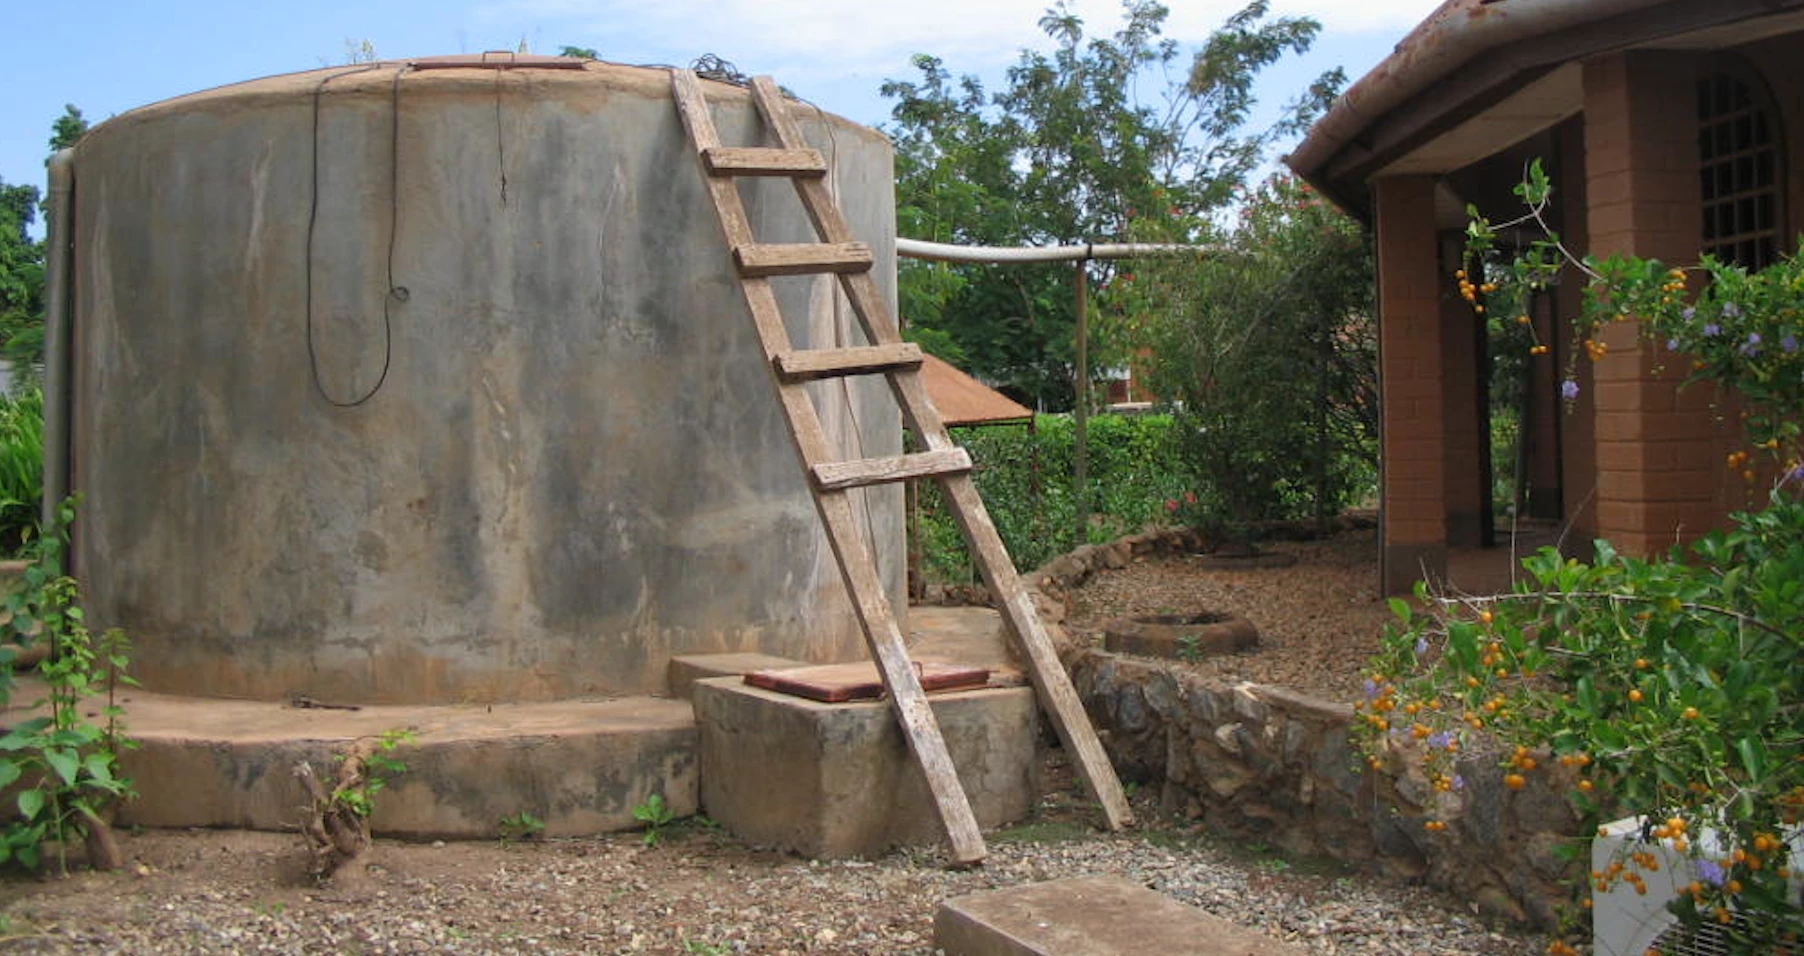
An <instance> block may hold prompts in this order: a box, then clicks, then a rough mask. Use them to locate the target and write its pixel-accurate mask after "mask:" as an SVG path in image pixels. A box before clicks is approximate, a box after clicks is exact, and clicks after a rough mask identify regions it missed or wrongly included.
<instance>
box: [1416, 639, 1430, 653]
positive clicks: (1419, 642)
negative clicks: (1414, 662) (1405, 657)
mask: <svg viewBox="0 0 1804 956" xmlns="http://www.w3.org/2000/svg"><path fill="white" fill-rule="evenodd" d="M1416 653H1417V654H1426V653H1428V638H1426V637H1418V638H1416Z"/></svg>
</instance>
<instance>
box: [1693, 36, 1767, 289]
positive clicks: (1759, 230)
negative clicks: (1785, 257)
mask: <svg viewBox="0 0 1804 956" xmlns="http://www.w3.org/2000/svg"><path fill="white" fill-rule="evenodd" d="M1697 115H1698V175H1699V179H1700V185H1701V186H1702V187H1703V191H1702V197H1703V215H1704V223H1703V225H1704V233H1703V235H1704V246H1703V251H1704V252H1708V253H1712V254H1714V255H1715V256H1716V257H1717V258H1718V259H1721V260H1723V261H1725V262H1734V263H1739V264H1740V265H1743V266H1745V267H1747V268H1749V269H1758V268H1761V267H1763V266H1767V265H1771V264H1772V263H1773V262H1774V261H1776V260H1777V259H1778V257H1779V253H1780V252H1781V250H1782V248H1783V247H1782V246H1781V244H1780V237H1781V236H1782V235H1783V232H1782V229H1783V224H1782V221H1781V220H1782V219H1783V218H1784V207H1783V205H1782V203H1781V197H1782V196H1783V195H1784V194H1783V193H1782V192H1781V189H1780V187H1781V183H1780V179H1781V173H1782V171H1783V170H1784V168H1785V167H1784V165H1783V158H1782V157H1781V156H1780V148H1781V144H1780V137H1779V121H1778V115H1777V113H1776V112H1775V111H1774V110H1773V108H1772V102H1771V99H1770V97H1768V96H1767V94H1766V89H1765V86H1764V84H1761V83H1760V82H1758V81H1757V80H1751V79H1749V78H1748V76H1747V75H1746V74H1745V73H1744V72H1743V71H1741V70H1734V69H1725V70H1718V71H1715V72H1711V73H1709V74H1707V75H1705V76H1704V77H1703V78H1702V79H1700V80H1699V81H1698V114H1697Z"/></svg>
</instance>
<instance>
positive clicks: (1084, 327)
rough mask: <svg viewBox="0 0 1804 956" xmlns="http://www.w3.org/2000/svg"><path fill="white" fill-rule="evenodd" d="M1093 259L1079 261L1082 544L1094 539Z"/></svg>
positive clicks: (1079, 526) (1077, 427)
mask: <svg viewBox="0 0 1804 956" xmlns="http://www.w3.org/2000/svg"><path fill="white" fill-rule="evenodd" d="M1089 265H1090V260H1088V259H1079V260H1077V277H1076V282H1077V410H1076V411H1075V413H1074V414H1075V416H1076V417H1075V418H1074V419H1073V421H1074V426H1075V427H1074V429H1073V432H1074V435H1073V437H1074V438H1075V440H1076V444H1077V448H1076V459H1077V461H1076V468H1075V470H1076V475H1075V476H1074V479H1073V480H1074V481H1075V482H1076V483H1077V487H1076V488H1075V489H1073V490H1074V491H1075V492H1076V493H1077V542H1076V546H1078V547H1082V546H1083V545H1084V544H1087V543H1088V542H1089V540H1090V474H1089V472H1090V441H1089V424H1090V321H1089V312H1090V279H1089Z"/></svg>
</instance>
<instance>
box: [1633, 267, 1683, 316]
mask: <svg viewBox="0 0 1804 956" xmlns="http://www.w3.org/2000/svg"><path fill="white" fill-rule="evenodd" d="M1684 291H1685V270H1684V269H1669V270H1667V273H1666V281H1665V282H1664V283H1662V284H1661V286H1660V304H1661V305H1672V304H1673V301H1674V299H1675V298H1676V297H1677V296H1678V294H1679V293H1681V292H1684ZM1623 318H1625V317H1624V316H1620V315H1619V316H1617V317H1616V320H1617V321H1619V322H1620V321H1622V320H1623Z"/></svg>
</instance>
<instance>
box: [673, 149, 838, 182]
mask: <svg viewBox="0 0 1804 956" xmlns="http://www.w3.org/2000/svg"><path fill="white" fill-rule="evenodd" d="M702 164H703V165H705V166H706V167H707V168H708V173H709V174H710V175H714V176H807V177H810V178H815V177H820V176H825V175H827V159H826V157H824V156H822V155H821V151H820V150H818V149H778V148H773V147H768V146H711V147H709V148H707V149H704V150H702Z"/></svg>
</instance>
